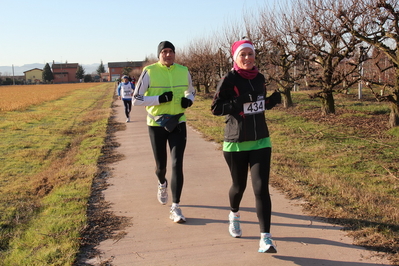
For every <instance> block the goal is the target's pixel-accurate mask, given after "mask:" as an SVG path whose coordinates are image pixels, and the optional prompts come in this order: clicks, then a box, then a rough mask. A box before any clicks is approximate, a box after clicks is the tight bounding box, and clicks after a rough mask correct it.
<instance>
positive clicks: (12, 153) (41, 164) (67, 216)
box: [0, 83, 114, 265]
mask: <svg viewBox="0 0 399 266" xmlns="http://www.w3.org/2000/svg"><path fill="white" fill-rule="evenodd" d="M69 85H71V87H72V85H74V86H75V88H74V89H71V90H70V91H69V92H68V93H67V94H63V95H60V97H59V98H57V99H52V100H50V101H46V100H45V99H42V102H41V103H39V102H37V103H35V104H34V105H31V106H28V107H26V106H24V107H23V108H22V109H20V110H15V111H13V112H2V113H0V138H1V139H2V142H1V144H0V163H1V164H2V171H1V172H0V197H1V198H2V200H1V201H0V213H1V214H2V215H1V218H0V228H1V231H0V264H1V265H72V263H73V262H74V261H75V259H76V255H77V253H78V251H79V248H80V244H81V239H80V234H81V232H82V230H83V229H84V228H85V226H86V223H87V217H86V211H87V204H88V200H89V197H90V193H91V186H92V180H93V178H94V177H95V176H96V175H97V174H98V166H97V163H98V159H99V157H100V156H101V149H102V147H103V144H104V140H105V138H106V134H107V133H106V129H107V125H108V119H109V117H110V115H111V104H112V100H113V94H114V84H110V83H106V84H101V85H96V84H95V83H94V84H91V86H88V85H87V84H84V86H81V84H69ZM54 86H57V85H54ZM26 88H27V87H26ZM53 89H56V87H53ZM32 93H33V92H32Z"/></svg>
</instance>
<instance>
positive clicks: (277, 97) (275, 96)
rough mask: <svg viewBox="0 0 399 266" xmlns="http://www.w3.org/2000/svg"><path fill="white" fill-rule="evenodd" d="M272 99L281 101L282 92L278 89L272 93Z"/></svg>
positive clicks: (276, 101)
mask: <svg viewBox="0 0 399 266" xmlns="http://www.w3.org/2000/svg"><path fill="white" fill-rule="evenodd" d="M270 99H272V101H274V102H275V103H276V104H278V103H281V93H280V92H278V91H275V92H273V93H272V95H270Z"/></svg>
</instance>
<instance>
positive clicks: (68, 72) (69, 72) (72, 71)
mask: <svg viewBox="0 0 399 266" xmlns="http://www.w3.org/2000/svg"><path fill="white" fill-rule="evenodd" d="M78 66H79V64H78V63H60V64H55V63H54V61H53V65H52V66H51V68H52V71H53V75H54V83H74V82H79V80H78V79H77V78H76V77H75V75H76V71H77V70H78Z"/></svg>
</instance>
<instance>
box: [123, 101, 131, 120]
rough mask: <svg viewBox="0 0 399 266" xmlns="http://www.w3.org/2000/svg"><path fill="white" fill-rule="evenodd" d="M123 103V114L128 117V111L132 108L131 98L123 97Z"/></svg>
mask: <svg viewBox="0 0 399 266" xmlns="http://www.w3.org/2000/svg"><path fill="white" fill-rule="evenodd" d="M123 105H125V115H126V118H128V117H129V114H130V111H131V110H132V99H128V100H126V99H123Z"/></svg>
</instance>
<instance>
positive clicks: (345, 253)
mask: <svg viewBox="0 0 399 266" xmlns="http://www.w3.org/2000/svg"><path fill="white" fill-rule="evenodd" d="M115 110H116V116H117V119H118V121H121V122H124V121H125V118H124V115H123V105H121V104H120V102H117V106H116V108H115ZM145 116H146V113H145V109H144V108H143V107H133V111H132V122H130V123H127V129H126V130H124V131H119V132H117V133H116V140H117V141H118V142H119V143H120V144H121V146H120V147H119V148H118V149H117V152H119V153H122V154H124V155H125V159H124V160H122V161H119V162H116V163H113V164H112V165H111V166H110V167H111V169H112V174H113V177H112V178H111V179H109V183H110V184H111V186H109V188H108V189H107V190H105V191H104V196H105V200H106V201H108V202H110V203H112V210H113V211H114V212H115V213H116V215H121V216H127V217H131V218H132V225H131V226H129V227H127V228H124V229H123V230H124V231H125V232H126V233H127V234H126V235H125V237H123V238H122V239H120V240H118V241H115V240H112V239H108V240H105V241H103V242H102V243H101V244H100V245H99V246H98V247H97V248H98V250H100V251H101V253H102V254H101V256H98V257H96V258H94V259H91V260H90V261H87V263H89V264H91V265H100V264H101V262H104V261H107V260H109V261H111V263H112V265H116V266H124V265H246V266H250V265H276V266H280V265H281V266H286V265H287V266H288V265H303V266H310V265H317V266H320V265H327V266H366V265H389V264H388V262H387V261H386V260H384V259H381V258H378V257H376V256H373V255H375V253H373V252H370V251H367V250H365V249H363V248H361V247H357V246H354V245H352V244H351V243H352V240H351V239H350V238H349V237H346V236H345V232H343V231H341V230H340V228H339V227H337V226H335V225H331V224H328V223H324V222H322V221H320V220H317V219H315V218H314V217H311V216H308V215H306V214H304V213H303V212H302V209H301V207H300V202H297V201H293V200H289V199H287V198H285V197H284V195H282V194H281V193H280V192H278V191H277V190H275V189H273V188H271V194H272V203H273V216H272V234H273V239H274V240H275V243H276V244H277V249H278V253H277V254H262V253H258V252H257V250H258V241H259V237H260V235H259V227H258V222H257V218H256V213H255V208H254V204H255V203H254V196H253V191H252V186H251V182H248V187H247V190H246V193H245V194H244V198H243V201H242V205H241V220H242V230H243V237H242V238H232V237H231V236H230V235H229V233H228V223H227V216H228V213H229V208H228V198H227V192H228V189H229V186H230V177H229V173H228V170H227V166H226V163H225V161H224V158H223V155H222V152H221V151H220V150H218V149H217V147H216V145H215V144H213V143H211V142H207V141H205V140H204V139H203V138H202V137H201V135H200V134H199V133H198V132H195V131H194V130H193V129H191V128H190V127H188V141H187V148H186V153H185V161H184V169H185V172H184V173H185V184H184V188H183V195H182V199H181V203H180V204H181V208H182V211H183V214H184V215H185V216H186V218H187V222H186V223H184V224H175V223H173V222H172V221H171V220H169V206H170V204H168V205H161V204H159V203H158V201H157V199H156V192H157V180H156V177H155V173H154V170H155V166H154V159H153V155H152V150H151V147H150V143H149V137H148V131H147V126H146V124H145ZM133 140H134V141H133ZM169 161H170V160H169ZM168 169H170V168H168ZM169 176H170V171H169V172H168V173H167V177H168V178H169ZM169 180H170V178H169ZM102 265H104V264H102ZM107 265H108V264H107Z"/></svg>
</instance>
